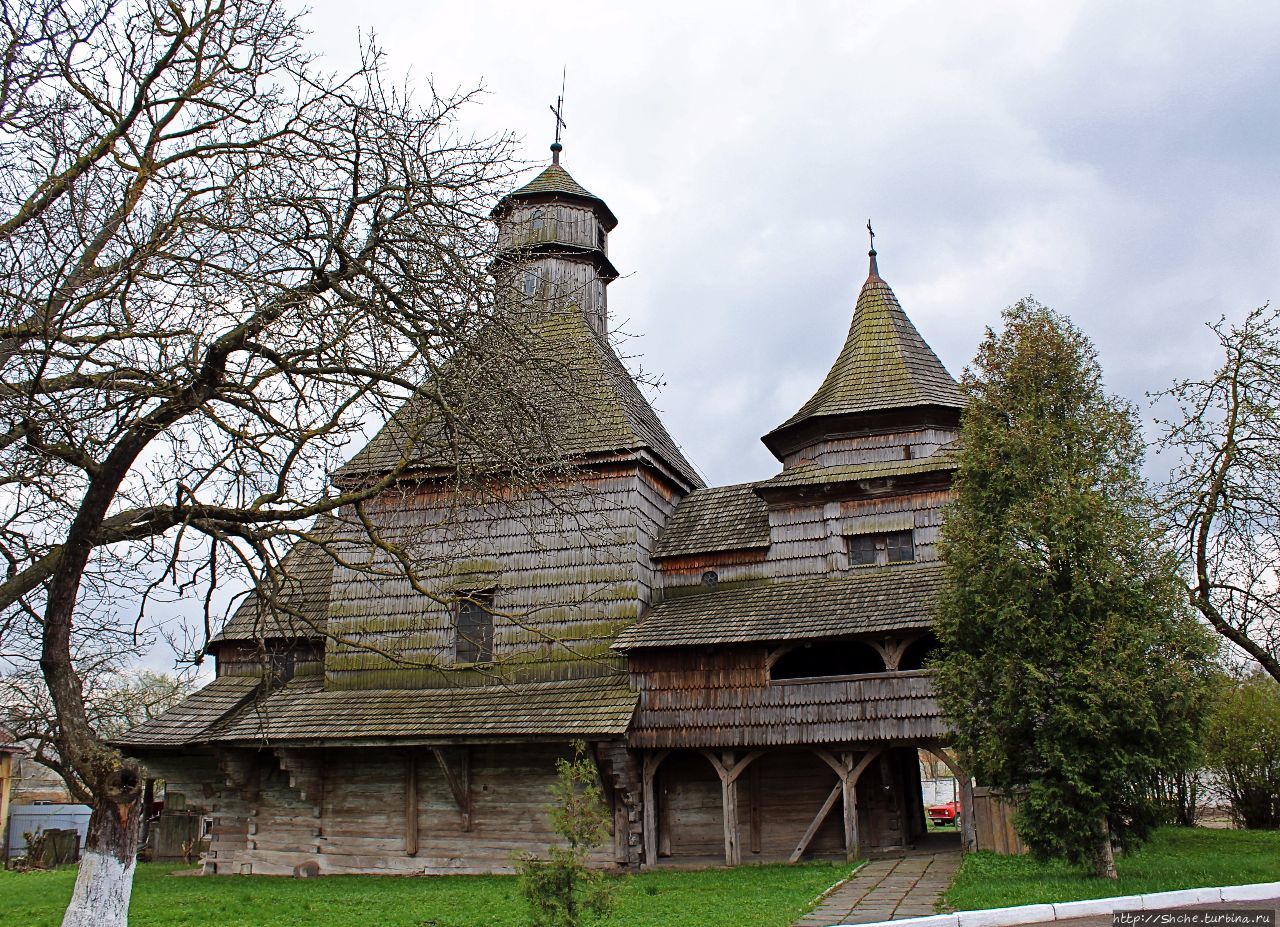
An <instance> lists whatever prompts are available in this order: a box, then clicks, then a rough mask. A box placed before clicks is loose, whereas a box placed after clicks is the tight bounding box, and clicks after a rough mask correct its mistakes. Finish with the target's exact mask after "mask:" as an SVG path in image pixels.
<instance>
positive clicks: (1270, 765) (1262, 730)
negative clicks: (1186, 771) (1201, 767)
mask: <svg viewBox="0 0 1280 927" xmlns="http://www.w3.org/2000/svg"><path fill="white" fill-rule="evenodd" d="M1204 747H1205V756H1206V758H1207V760H1208V764H1209V768H1210V769H1211V770H1212V771H1213V772H1214V773H1215V774H1216V776H1217V779H1218V781H1219V783H1220V784H1221V787H1222V789H1223V790H1224V791H1225V792H1226V796H1227V799H1228V801H1230V803H1231V815H1232V817H1233V818H1235V821H1236V823H1237V824H1239V825H1240V826H1243V827H1259V828H1263V827H1265V828H1278V827H1280V683H1277V682H1276V681H1275V680H1274V679H1272V678H1270V677H1269V676H1266V675H1264V674H1262V673H1261V672H1259V673H1256V674H1254V675H1252V676H1249V677H1248V678H1246V679H1241V680H1238V681H1233V682H1231V683H1228V684H1227V685H1225V686H1224V687H1223V688H1222V690H1221V691H1220V693H1219V696H1218V698H1217V699H1216V700H1215V702H1214V705H1213V711H1212V712H1211V713H1210V715H1209V721H1208V724H1207V725H1206V731H1205V739H1204Z"/></svg>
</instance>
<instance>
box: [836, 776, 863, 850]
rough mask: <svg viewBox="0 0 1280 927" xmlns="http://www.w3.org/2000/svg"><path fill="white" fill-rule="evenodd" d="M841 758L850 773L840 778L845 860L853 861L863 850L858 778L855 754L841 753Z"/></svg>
mask: <svg viewBox="0 0 1280 927" xmlns="http://www.w3.org/2000/svg"><path fill="white" fill-rule="evenodd" d="M841 759H842V760H843V762H844V763H845V766H846V768H848V770H849V775H847V776H843V777H841V779H840V798H841V807H842V809H843V817H844V858H845V862H853V861H854V860H855V859H857V858H858V854H859V853H861V852H862V835H861V834H860V833H859V832H858V780H857V778H856V777H855V776H854V775H853V769H854V766H853V754H852V753H844V754H841ZM863 768H864V769H865V768H866V767H865V766H864V767H863Z"/></svg>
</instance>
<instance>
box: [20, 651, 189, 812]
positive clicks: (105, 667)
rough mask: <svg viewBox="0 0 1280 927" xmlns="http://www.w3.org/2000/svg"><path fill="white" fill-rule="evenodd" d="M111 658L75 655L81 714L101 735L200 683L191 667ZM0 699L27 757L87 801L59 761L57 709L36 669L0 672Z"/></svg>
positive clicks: (159, 709)
mask: <svg viewBox="0 0 1280 927" xmlns="http://www.w3.org/2000/svg"><path fill="white" fill-rule="evenodd" d="M113 662H114V661H108V660H104V659H103V658H102V655H98V656H97V657H96V658H94V659H85V658H84V657H77V659H76V661H75V665H76V672H77V673H78V675H79V676H80V680H81V692H82V695H83V698H84V703H85V716H86V718H88V721H89V724H90V725H91V726H92V727H93V729H94V731H96V732H97V734H98V736H99V737H102V738H104V739H110V738H112V737H115V736H117V735H119V734H121V733H122V732H124V731H126V730H128V729H129V728H131V727H133V726H135V725H138V724H141V723H143V722H144V721H148V720H150V719H152V718H155V717H157V716H158V715H160V714H163V713H164V712H165V711H168V710H169V709H170V708H172V707H173V706H174V705H176V704H178V703H179V702H181V701H182V700H183V699H184V698H186V697H187V696H188V695H190V694H191V693H192V692H194V691H195V690H196V689H198V688H199V684H198V683H197V682H196V680H195V679H194V678H193V677H192V675H191V674H190V673H179V674H173V673H156V672H152V671H149V670H141V671H132V670H122V669H119V668H117V667H116V666H114V665H112V664H113ZM0 704H3V705H4V706H5V710H4V716H3V722H4V725H5V728H6V729H7V730H8V731H10V732H11V733H12V735H13V737H14V738H15V739H16V740H18V741H20V742H21V743H22V745H23V746H24V747H26V748H28V749H29V750H30V751H31V756H32V758H33V759H35V761H36V762H38V763H40V764H42V765H44V766H46V767H48V768H49V769H51V770H53V771H54V772H56V773H57V774H58V775H59V776H61V777H62V779H63V780H64V781H65V782H66V783H67V788H68V790H69V791H70V792H71V795H72V796H73V797H74V798H75V799H76V800H77V801H81V802H89V801H92V800H93V796H92V794H91V793H90V792H89V791H88V789H86V788H85V786H84V784H83V783H82V782H81V781H80V780H79V778H78V777H77V776H76V774H75V770H73V769H70V768H68V767H67V766H65V765H64V764H63V763H62V758H61V756H60V754H59V753H58V718H57V713H56V712H55V711H54V708H53V702H52V700H51V699H50V697H49V689H48V687H47V686H46V685H45V683H44V680H43V679H42V678H41V677H40V674H39V672H38V671H35V670H30V669H25V670H22V671H18V672H13V673H9V674H7V675H5V676H3V677H0Z"/></svg>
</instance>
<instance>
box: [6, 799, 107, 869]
mask: <svg viewBox="0 0 1280 927" xmlns="http://www.w3.org/2000/svg"><path fill="white" fill-rule="evenodd" d="M72 828H74V829H75V831H76V833H78V834H79V835H80V846H81V847H83V846H84V838H85V835H86V834H88V833H89V806H88V805H13V806H11V807H10V809H9V846H8V847H7V852H6V856H5V858H6V859H12V858H13V857H15V856H25V855H26V852H27V841H26V839H25V838H24V837H23V836H22V835H23V834H30V833H34V832H35V831H37V830H55V829H64V830H70V829H72Z"/></svg>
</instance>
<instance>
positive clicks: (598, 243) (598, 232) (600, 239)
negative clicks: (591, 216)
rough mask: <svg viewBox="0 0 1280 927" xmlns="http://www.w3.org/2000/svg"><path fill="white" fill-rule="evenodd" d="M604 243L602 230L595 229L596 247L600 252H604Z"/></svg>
mask: <svg viewBox="0 0 1280 927" xmlns="http://www.w3.org/2000/svg"><path fill="white" fill-rule="evenodd" d="M604 242H605V232H604V229H602V228H597V229H596V247H598V248H599V249H600V250H601V251H603V250H604Z"/></svg>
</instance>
